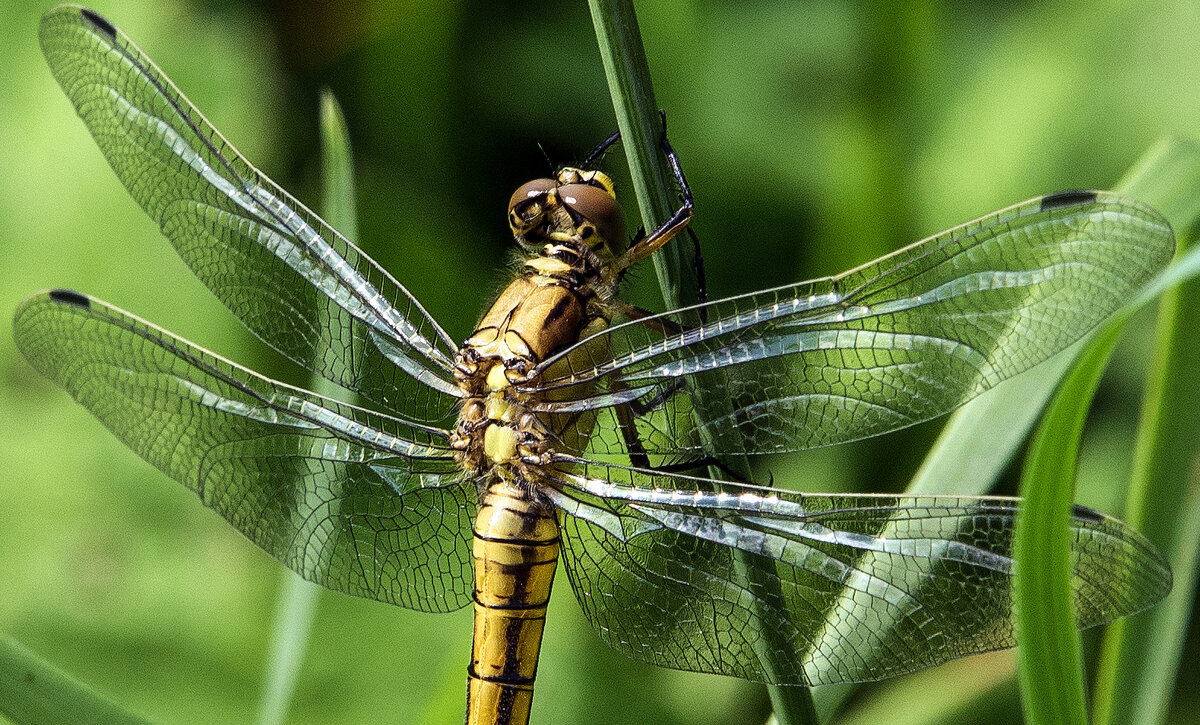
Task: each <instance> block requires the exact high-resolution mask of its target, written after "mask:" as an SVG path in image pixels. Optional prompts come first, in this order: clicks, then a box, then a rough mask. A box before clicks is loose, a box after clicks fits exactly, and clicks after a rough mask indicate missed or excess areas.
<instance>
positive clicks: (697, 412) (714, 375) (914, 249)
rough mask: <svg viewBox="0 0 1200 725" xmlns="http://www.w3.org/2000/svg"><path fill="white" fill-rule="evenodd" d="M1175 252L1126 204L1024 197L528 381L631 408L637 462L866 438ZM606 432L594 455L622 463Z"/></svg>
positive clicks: (664, 323) (609, 340) (922, 416)
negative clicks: (842, 268)
mask: <svg viewBox="0 0 1200 725" xmlns="http://www.w3.org/2000/svg"><path fill="white" fill-rule="evenodd" d="M1173 249H1174V238H1173V235H1172V232H1171V228H1170V226H1169V224H1168V223H1167V221H1166V220H1165V219H1163V218H1162V216H1161V215H1159V214H1158V213H1157V212H1155V211H1153V210H1152V209H1150V208H1149V207H1147V206H1145V205H1143V204H1140V203H1138V202H1135V201H1132V200H1130V199H1126V198H1123V197H1121V196H1117V195H1115V194H1111V193H1106V192H1064V193H1061V194H1056V195H1052V196H1047V197H1042V198H1039V199H1033V200H1031V201H1027V202H1025V203H1022V204H1018V205H1016V206H1013V207H1010V208H1008V209H1004V210H1002V211H999V212H996V213H994V214H991V215H989V216H986V217H983V218H981V219H978V220H976V221H973V222H970V223H968V224H965V225H963V226H960V227H956V228H954V229H951V230H949V231H947V232H943V233H942V234H939V235H937V236H935V237H930V238H929V239H926V240H924V241H921V242H918V243H916V244H914V245H912V246H910V247H907V248H905V249H901V250H899V251H897V252H895V253H893V254H891V255H888V256H886V257H883V258H881V259H878V260H876V261H874V262H871V263H869V264H867V265H864V266H862V267H860V268H858V269H854V270H851V271H849V272H846V273H844V274H841V275H839V276H837V277H832V278H827V279H820V280H816V281H813V282H806V283H803V284H799V285H794V286H789V287H780V288H777V289H772V290H766V291H763V292H756V293H754V294H749V295H743V296H740V297H733V298H729V299H726V300H721V301H718V302H713V303H710V304H707V305H704V307H705V308H706V309H707V319H708V320H709V322H708V323H706V324H704V325H701V326H699V327H692V328H691V329H686V331H684V332H676V333H667V334H664V333H663V332H662V330H664V329H675V330H679V329H681V328H682V327H683V326H684V325H685V323H686V320H687V319H688V317H689V315H694V314H695V312H694V310H695V309H696V308H692V311H690V312H689V311H687V310H683V311H674V312H669V313H666V314H661V315H656V316H654V317H651V318H649V319H648V320H641V321H637V322H630V323H625V324H622V325H618V326H615V327H612V328H610V329H608V330H606V331H604V332H602V333H600V335H598V336H596V337H595V338H592V339H589V340H585V341H583V342H581V343H580V344H579V345H578V346H576V347H575V348H573V349H570V350H567V351H565V352H563V353H561V354H560V355H558V356H556V357H554V358H552V359H550V360H547V361H546V363H545V364H543V365H542V366H540V367H539V369H538V370H537V371H536V372H545V371H547V370H548V369H550V373H551V375H554V376H557V379H555V380H551V381H549V382H547V383H546V384H545V386H544V387H547V388H551V389H557V390H556V391H555V393H554V398H555V400H553V401H550V402H547V403H545V404H543V406H542V409H543V410H545V411H548V412H549V411H552V412H558V413H579V412H581V411H585V410H595V409H596V408H599V407H605V406H627V409H628V410H629V411H630V412H631V413H632V414H633V415H634V416H635V417H636V418H637V426H638V429H639V437H640V438H641V439H642V440H643V441H644V442H645V446H646V447H647V449H648V450H651V451H657V452H660V453H665V454H679V453H699V452H701V451H703V452H705V453H712V454H730V453H732V454H736V453H739V452H743V451H744V452H749V453H765V452H781V451H792V450H799V449H804V448H813V447H817V446H826V445H832V444H835V443H842V442H845V441H851V440H856V439H860V438H865V437H869V436H873V435H877V434H880V433H884V432H887V431H891V430H896V429H898V428H903V427H905V426H908V425H912V424H914V423H918V422H921V421H925V420H929V419H930V418H934V417H936V416H938V415H941V414H943V413H946V412H948V411H950V410H951V409H953V408H955V407H956V406H958V405H961V404H962V403H964V402H966V401H967V400H968V399H970V398H972V397H974V396H975V395H978V394H979V393H981V392H983V391H984V390H987V389H988V388H991V387H992V386H994V385H996V384H997V383H999V382H1000V381H1001V380H1004V379H1005V378H1008V377H1011V376H1013V375H1015V374H1017V373H1019V372H1021V371H1023V370H1026V369H1027V368H1030V367H1032V366H1033V365H1036V364H1037V363H1039V362H1041V361H1043V360H1045V359H1046V358H1048V357H1050V356H1051V355H1053V354H1054V353H1056V352H1058V351H1060V350H1062V349H1063V348H1065V347H1067V346H1069V345H1070V344H1071V343H1073V342H1075V341H1076V340H1078V339H1080V338H1081V337H1082V336H1083V335H1084V334H1085V333H1087V332H1088V331H1089V330H1090V329H1091V328H1093V327H1094V326H1095V325H1096V324H1097V323H1099V322H1100V321H1101V320H1102V319H1104V318H1105V317H1106V316H1108V315H1109V314H1110V313H1112V312H1113V311H1114V310H1116V309H1117V308H1118V307H1120V306H1121V305H1122V304H1124V303H1125V302H1126V301H1127V300H1128V299H1129V298H1130V296H1131V293H1132V292H1133V291H1134V290H1136V289H1137V288H1138V287H1139V286H1140V285H1141V284H1142V283H1143V282H1145V281H1146V280H1147V279H1149V278H1150V276H1152V275H1153V273H1154V272H1155V271H1157V270H1158V269H1160V268H1161V267H1162V266H1164V265H1165V264H1166V263H1167V261H1169V259H1170V257H1171V254H1172V251H1173ZM692 319H695V318H694V317H692ZM580 361H583V362H580ZM551 366H556V367H554V368H553V369H551ZM564 370H565V371H566V372H565V373H564V372H560V371H564ZM548 377H549V376H548ZM722 400H723V401H724V403H721V402H720V401H722ZM722 405H724V406H725V407H722ZM697 420H699V421H701V422H700V423H699V424H697V423H696V421H697ZM604 433H605V431H601V434H602V435H603V434H604ZM607 433H608V434H609V437H610V440H607V441H598V442H594V443H593V449H594V450H597V451H602V450H608V451H615V450H617V449H618V448H619V447H620V444H621V441H620V440H618V439H616V438H614V437H613V436H612V431H611V429H609V430H608V431H607Z"/></svg>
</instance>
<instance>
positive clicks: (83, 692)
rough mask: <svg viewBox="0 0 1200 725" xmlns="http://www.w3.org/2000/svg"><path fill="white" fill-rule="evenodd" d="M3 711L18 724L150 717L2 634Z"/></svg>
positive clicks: (110, 724) (108, 722) (125, 724)
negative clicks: (117, 702)
mask: <svg viewBox="0 0 1200 725" xmlns="http://www.w3.org/2000/svg"><path fill="white" fill-rule="evenodd" d="M0 714H3V715H4V717H5V718H7V719H8V720H11V721H12V722H13V723H17V725H24V723H30V724H31V725H33V724H36V725H78V724H79V723H96V725H133V724H134V723H146V722H147V721H146V720H144V719H142V718H141V717H138V716H137V715H134V714H132V713H129V712H126V711H124V710H122V709H121V708H119V707H117V706H116V705H114V704H113V703H112V702H110V701H109V700H108V699H107V698H105V697H104V696H103V695H101V694H100V693H98V692H96V691H95V690H93V689H92V688H91V687H89V686H88V685H86V684H84V683H83V682H80V681H79V680H76V679H75V678H74V677H71V676H70V675H68V674H67V673H65V672H63V671H62V670H59V669H58V668H56V667H54V665H51V664H50V663H49V662H46V661H45V660H43V659H42V658H40V657H38V656H37V655H36V654H34V653H33V651H32V650H30V649H28V648H27V647H25V646H24V645H22V644H21V643H19V642H17V641H16V640H15V639H13V638H12V637H10V636H8V635H7V634H0Z"/></svg>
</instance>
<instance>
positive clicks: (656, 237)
mask: <svg viewBox="0 0 1200 725" xmlns="http://www.w3.org/2000/svg"><path fill="white" fill-rule="evenodd" d="M659 114H660V115H661V116H662V123H663V129H662V136H661V137H660V138H659V146H660V147H661V148H662V150H663V154H664V155H666V157H667V164H668V165H669V166H670V167H671V173H672V174H673V175H674V176H675V183H676V184H678V185H679V193H680V196H681V197H682V198H683V203H682V204H681V205H680V207H679V208H678V209H676V210H675V212H674V213H673V214H671V216H670V217H669V218H668V219H667V220H666V221H665V222H663V224H662V225H661V226H659V227H658V229H655V230H654V231H652V232H650V233H648V234H646V235H645V236H643V237H642V238H641V239H639V240H636V241H635V242H634V243H633V245H632V246H631V247H629V249H628V250H626V251H625V253H624V254H622V255H621V256H620V257H619V258H618V259H617V260H616V261H615V262H613V264H612V269H613V271H614V273H616V274H620V273H621V272H622V271H624V270H625V269H627V268H628V267H629V266H630V265H632V264H634V263H635V262H638V261H640V260H642V259H645V258H646V257H649V256H650V255H651V254H654V253H655V252H656V251H658V249H659V248H660V247H662V246H663V245H664V244H666V243H667V242H669V241H671V239H673V238H674V237H675V235H676V234H678V233H679V232H680V231H681V230H683V228H684V227H686V226H687V225H688V222H690V221H691V220H692V209H693V204H692V189H691V187H690V186H688V183H687V177H685V176H684V175H683V167H682V166H681V165H680V163H679V156H678V154H676V153H675V149H674V148H673V147H672V146H671V142H670V141H668V140H667V114H666V113H664V112H662V111H659ZM697 243H698V242H697Z"/></svg>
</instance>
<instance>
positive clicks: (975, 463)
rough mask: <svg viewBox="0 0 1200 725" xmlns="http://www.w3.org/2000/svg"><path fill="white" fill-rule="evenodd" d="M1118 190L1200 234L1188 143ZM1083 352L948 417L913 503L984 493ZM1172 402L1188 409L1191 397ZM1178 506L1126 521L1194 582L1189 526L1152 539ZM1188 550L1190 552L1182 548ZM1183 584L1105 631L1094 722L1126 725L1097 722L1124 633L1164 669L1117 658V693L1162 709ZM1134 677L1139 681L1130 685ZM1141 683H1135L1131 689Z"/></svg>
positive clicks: (827, 698) (1142, 163)
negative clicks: (1122, 664)
mask: <svg viewBox="0 0 1200 725" xmlns="http://www.w3.org/2000/svg"><path fill="white" fill-rule="evenodd" d="M1116 188H1117V190H1118V191H1121V192H1122V193H1125V194H1129V195H1130V196H1133V197H1135V198H1138V199H1141V200H1143V201H1146V202H1148V203H1150V204H1151V205H1153V206H1154V207H1156V208H1157V209H1158V210H1159V211H1161V212H1162V213H1163V214H1164V215H1165V216H1166V217H1167V219H1168V220H1170V222H1171V224H1172V226H1173V227H1174V228H1175V231H1176V234H1177V235H1178V236H1179V237H1181V238H1186V237H1189V236H1192V235H1193V233H1194V231H1195V230H1196V228H1197V226H1198V225H1200V195H1198V193H1197V190H1200V145H1198V144H1197V143H1196V142H1194V141H1191V140H1189V139H1181V138H1174V137H1171V138H1165V139H1163V140H1161V141H1159V142H1158V143H1157V144H1155V146H1154V147H1152V148H1151V149H1150V150H1149V151H1148V152H1147V153H1146V154H1145V155H1143V157H1142V158H1141V159H1140V160H1139V161H1138V162H1137V163H1136V164H1135V165H1134V166H1133V167H1132V168H1131V170H1130V171H1129V172H1128V173H1127V174H1126V176H1125V179H1124V180H1123V181H1122V182H1121V183H1120V184H1118V185H1117V187H1116ZM1189 232H1192V233H1189ZM1197 274H1200V253H1198V252H1197V250H1195V249H1192V250H1190V251H1189V252H1188V254H1186V255H1184V256H1182V257H1180V258H1178V259H1177V260H1176V262H1175V263H1174V264H1173V265H1172V266H1171V267H1169V268H1168V269H1167V270H1165V271H1164V272H1163V273H1161V274H1160V275H1159V276H1158V277H1156V278H1155V279H1154V280H1153V281H1152V282H1151V283H1150V284H1149V285H1148V286H1147V287H1146V289H1145V290H1143V292H1142V293H1141V295H1139V297H1138V299H1137V300H1136V301H1135V303H1134V304H1131V305H1129V306H1128V307H1126V308H1125V309H1124V310H1122V311H1121V312H1119V313H1118V315H1117V316H1115V317H1114V318H1113V319H1111V320H1110V321H1109V322H1108V323H1106V327H1105V328H1103V329H1101V330H1100V331H1098V332H1097V334H1096V335H1095V336H1094V338H1093V339H1094V340H1101V339H1102V338H1104V337H1106V336H1108V335H1112V334H1115V333H1113V332H1111V331H1110V328H1111V329H1118V328H1119V327H1120V326H1121V325H1123V324H1124V321H1125V320H1126V319H1127V318H1128V316H1129V315H1131V314H1132V313H1133V311H1134V310H1136V309H1137V308H1138V307H1140V306H1141V305H1142V304H1145V303H1146V302H1148V301H1150V300H1152V299H1154V298H1155V297H1156V296H1158V295H1159V294H1162V293H1163V292H1164V291H1166V290H1168V289H1170V288H1171V287H1172V286H1173V285H1177V284H1179V283H1180V282H1181V281H1183V280H1187V279H1190V278H1192V277H1195V276H1196V275H1197ZM1191 284H1192V285H1194V284H1196V283H1195V282H1193V283H1191ZM1192 309H1196V307H1195V306H1193V307H1192ZM1085 344H1089V343H1077V344H1076V345H1075V346H1074V347H1072V348H1070V349H1068V350H1066V351H1064V352H1062V353H1060V354H1059V355H1057V356H1055V357H1054V358H1052V359H1051V360H1049V361H1047V362H1046V363H1043V364H1042V365H1039V366H1038V367H1037V368H1034V369H1033V370H1030V371H1028V372H1026V373H1023V374H1021V375H1019V376H1017V377H1016V378H1014V379H1012V380H1008V381H1006V382H1005V383H1004V384H1003V385H1001V386H999V387H998V388H996V389H995V390H991V391H989V392H987V393H985V394H983V395H981V396H979V397H978V398H976V399H975V400H973V401H971V402H970V403H968V404H967V405H966V406H964V407H963V408H961V409H959V410H958V411H957V412H956V413H954V414H953V415H952V416H951V417H950V420H949V421H948V422H947V424H946V426H945V428H943V430H942V433H941V435H940V436H939V438H938V440H937V442H936V443H935V445H934V447H933V449H932V450H931V451H930V453H929V455H928V456H926V458H925V461H924V463H923V464H922V466H921V469H920V470H919V471H918V472H917V475H916V476H915V477H914V478H913V481H912V483H911V484H910V486H909V488H908V492H909V493H914V494H918V493H919V494H939V493H945V494H948V493H959V494H983V493H986V492H987V491H988V490H990V488H991V487H992V485H993V483H994V482H995V480H996V478H997V477H999V475H1000V474H1001V473H1002V472H1003V470H1004V468H1005V467H1006V466H1007V465H1008V462H1009V460H1010V459H1011V458H1012V455H1013V453H1014V452H1015V451H1016V450H1017V449H1018V448H1019V447H1020V445H1021V444H1022V443H1023V442H1024V440H1025V439H1026V437H1027V436H1028V435H1029V431H1030V430H1032V428H1033V426H1034V423H1035V422H1036V421H1037V420H1038V418H1039V416H1040V415H1041V411H1042V410H1043V408H1044V406H1045V405H1046V401H1048V400H1050V398H1051V396H1052V395H1053V394H1054V392H1055V390H1056V387H1057V386H1058V383H1059V381H1060V380H1061V379H1062V378H1063V376H1064V375H1066V374H1067V372H1068V371H1069V370H1070V369H1071V367H1072V364H1073V363H1074V361H1075V360H1076V359H1078V358H1080V355H1081V354H1084V353H1083V351H1084V349H1085V348H1084V345H1085ZM1093 344H1102V343H1093ZM1092 355H1096V353H1090V354H1089V359H1099V358H1098V357H1091V356H1092ZM1183 369H1186V368H1183V367H1181V370H1183ZM1192 369H1193V370H1194V369H1197V367H1196V366H1193V367H1192ZM1080 374H1081V375H1082V374H1083V373H1080ZM1188 395H1189V396H1194V395H1196V391H1195V390H1193V391H1191V392H1190V393H1189V394H1188ZM1177 399H1178V400H1190V399H1191V397H1187V398H1177ZM1191 410H1192V411H1193V412H1195V411H1198V410H1200V404H1198V405H1197V406H1196V407H1195V408H1192V409H1191ZM1198 439H1200V435H1198V434H1197V433H1196V432H1195V429H1191V432H1190V433H1188V434H1187V435H1183V436H1180V437H1179V438H1178V439H1177V441H1184V442H1186V441H1189V440H1190V441H1195V440H1198ZM980 441H987V444H986V445H980V443H979V442H980ZM1194 455H1195V452H1192V451H1189V452H1187V453H1186V454H1185V458H1187V460H1191V459H1192V457H1193V456H1194ZM1132 485H1133V486H1134V487H1137V486H1138V485H1139V484H1138V483H1137V482H1136V481H1135V482H1134V483H1133V484H1132ZM1197 496H1200V494H1197ZM1185 500H1190V498H1188V496H1187V495H1184V494H1179V495H1178V497H1177V498H1176V499H1174V501H1173V502H1171V503H1161V502H1160V503H1157V504H1156V506H1157V511H1156V512H1155V514H1154V516H1143V517H1142V518H1141V519H1139V518H1137V517H1135V516H1134V515H1133V513H1132V510H1130V511H1126V513H1125V518H1126V520H1127V521H1128V523H1130V524H1131V525H1132V526H1134V528H1137V529H1138V530H1139V531H1142V532H1143V533H1145V534H1146V535H1147V536H1149V538H1150V539H1151V540H1152V541H1154V542H1155V544H1156V545H1158V546H1159V548H1160V550H1161V551H1162V552H1163V553H1164V555H1166V557H1167V560H1168V561H1169V562H1170V563H1171V566H1172V569H1173V571H1175V572H1176V574H1177V575H1178V574H1179V573H1180V572H1184V573H1185V574H1186V575H1188V576H1192V577H1194V572H1192V570H1191V568H1184V567H1185V566H1189V565H1188V564H1187V562H1188V561H1193V560H1194V559H1190V558H1189V557H1196V556H1197V553H1196V551H1195V548H1194V547H1195V546H1196V543H1197V541H1196V537H1195V536H1192V537H1191V538H1188V536H1187V535H1186V527H1180V526H1179V525H1178V524H1176V525H1175V526H1173V527H1168V526H1166V525H1163V528H1168V529H1169V531H1170V532H1179V533H1178V534H1175V538H1174V540H1171V541H1168V538H1169V536H1170V535H1171V534H1170V533H1169V532H1168V534H1167V536H1163V535H1162V534H1159V535H1155V534H1153V533H1152V531H1153V530H1155V529H1156V528H1158V527H1159V526H1160V524H1161V523H1162V519H1160V518H1158V516H1159V514H1160V513H1161V514H1162V516H1164V517H1167V518H1170V519H1174V520H1178V521H1187V520H1188V519H1187V518H1186V517H1187V515H1188V513H1187V507H1184V506H1180V505H1179V502H1180V501H1185ZM1156 501H1161V499H1156ZM1148 510H1154V507H1148ZM1164 510H1165V511H1164ZM1192 520H1193V521H1194V520H1195V519H1192ZM1189 546H1190V547H1191V548H1188V547H1189ZM1192 568H1194V567H1192ZM1183 584H1184V583H1183V582H1178V583H1177V587H1176V591H1175V593H1173V594H1172V595H1170V596H1169V597H1168V598H1167V600H1166V601H1165V602H1164V603H1163V604H1160V605H1159V606H1158V607H1156V608H1155V609H1153V610H1151V611H1150V612H1143V613H1142V614H1140V615H1138V616H1137V617H1136V618H1134V619H1132V620H1130V619H1126V620H1120V621H1118V622H1116V623H1114V624H1112V625H1110V626H1109V630H1108V634H1107V635H1106V643H1105V656H1104V658H1103V659H1104V661H1103V662H1102V664H1101V669H1100V672H1099V675H1098V682H1097V685H1096V688H1095V696H1094V699H1095V711H1096V718H1095V722H1097V723H1104V722H1111V723H1118V722H1130V721H1131V720H1129V719H1124V720H1122V719H1119V718H1113V719H1111V720H1107V721H1106V720H1101V719H1100V716H1101V715H1102V714H1104V710H1103V708H1104V707H1106V706H1107V705H1106V699H1107V698H1108V697H1110V696H1112V695H1105V694H1104V693H1105V691H1107V692H1109V693H1112V692H1114V685H1113V684H1112V683H1113V681H1114V677H1113V674H1112V673H1111V672H1108V670H1110V669H1111V668H1112V667H1114V665H1113V664H1112V662H1113V661H1115V659H1116V655H1114V654H1110V649H1111V650H1112V651H1113V652H1115V651H1116V650H1117V648H1118V647H1119V645H1117V644H1115V643H1113V642H1112V641H1113V640H1117V639H1120V638H1123V637H1125V636H1128V635H1126V634H1125V633H1126V632H1127V630H1129V629H1130V628H1131V627H1132V628H1133V630H1134V631H1135V632H1136V633H1137V634H1136V639H1137V640H1138V641H1139V642H1141V644H1139V645H1134V649H1133V650H1132V651H1133V652H1136V651H1139V650H1140V651H1141V652H1146V651H1149V652H1153V653H1156V656H1157V657H1158V658H1160V659H1162V660H1163V661H1164V662H1163V666H1161V667H1158V668H1157V669H1156V668H1146V670H1145V671H1139V670H1138V667H1139V665H1138V663H1139V662H1145V661H1147V660H1144V659H1142V660H1139V657H1144V655H1140V654H1133V653H1126V654H1124V655H1123V656H1124V657H1125V658H1126V661H1127V662H1128V669H1123V670H1122V672H1123V674H1121V675H1120V677H1121V679H1120V682H1122V683H1123V685H1122V687H1121V688H1120V689H1122V690H1126V689H1127V690H1130V691H1132V690H1138V691H1139V692H1141V693H1143V695H1144V694H1145V693H1147V692H1151V691H1157V692H1159V693H1160V695H1159V697H1161V701H1162V702H1163V703H1166V702H1167V701H1168V700H1169V697H1170V691H1171V687H1172V684H1173V682H1174V669H1175V665H1176V664H1177V661H1178V649H1179V647H1181V646H1182V641H1183V638H1184V636H1185V634H1184V630H1185V629H1186V625H1187V614H1188V612H1190V611H1191V604H1190V602H1191V598H1190V595H1189V594H1186V593H1181V592H1180V589H1181V588H1182V587H1183ZM1181 598H1186V599H1187V601H1186V602H1182V603H1180V602H1179V601H1178V600H1179V599H1181ZM1160 620H1161V621H1160ZM1167 631H1171V632H1175V633H1176V634H1172V635H1170V636H1169V637H1167V638H1165V639H1160V638H1159V636H1158V635H1161V634H1164V633H1165V632H1167ZM1162 642H1172V643H1173V645H1172V647H1173V649H1171V648H1164V646H1163V645H1162V644H1160V643H1162ZM1121 646H1128V645H1121ZM1172 652H1173V653H1174V654H1173V655H1172ZM1167 661H1169V662H1170V667H1167V666H1166V664H1167ZM1134 673H1139V674H1137V676H1135V675H1134ZM1142 678H1144V680H1143V679H1142ZM1139 681H1140V682H1141V684H1132V683H1136V682H1139ZM1105 683H1107V684H1105ZM852 691H853V688H851V687H844V688H840V687H839V688H832V687H831V688H821V689H820V690H818V691H817V693H816V696H817V697H816V699H817V704H818V709H819V711H821V712H833V711H835V710H836V709H837V708H838V707H839V706H840V703H841V702H842V701H843V700H844V699H845V698H846V697H847V696H848V695H849V693H850V692H852ZM1131 696H1132V692H1124V693H1123V694H1118V695H1116V697H1117V698H1123V699H1124V701H1125V702H1128V701H1129V699H1130V697H1131ZM1164 706H1165V705H1164ZM1135 719H1136V718H1135Z"/></svg>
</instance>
